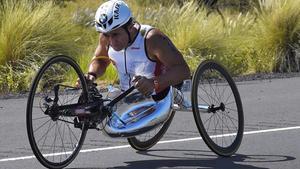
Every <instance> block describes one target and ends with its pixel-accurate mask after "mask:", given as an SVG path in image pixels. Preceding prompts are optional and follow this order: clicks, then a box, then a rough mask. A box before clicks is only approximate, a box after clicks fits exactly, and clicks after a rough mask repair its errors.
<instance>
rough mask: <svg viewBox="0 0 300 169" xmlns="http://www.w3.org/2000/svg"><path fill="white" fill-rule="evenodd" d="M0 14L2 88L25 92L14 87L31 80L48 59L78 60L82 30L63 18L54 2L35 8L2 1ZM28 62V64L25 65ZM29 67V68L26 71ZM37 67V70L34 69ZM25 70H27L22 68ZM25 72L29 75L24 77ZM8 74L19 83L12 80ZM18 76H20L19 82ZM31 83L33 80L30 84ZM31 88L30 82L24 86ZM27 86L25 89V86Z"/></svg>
mask: <svg viewBox="0 0 300 169" xmlns="http://www.w3.org/2000/svg"><path fill="white" fill-rule="evenodd" d="M2 9H3V10H1V11H0V20H1V22H0V65H2V68H1V69H0V71H1V72H0V86H1V87H0V88H2V89H6V90H7V91H10V90H26V89H27V88H26V87H27V86H26V87H25V86H23V85H22V86H18V87H13V88H17V89H12V88H11V87H10V86H14V85H12V84H10V83H22V84H24V83H23V80H24V79H30V77H27V76H28V75H30V76H32V74H33V73H30V72H28V71H33V72H35V71H36V69H37V68H38V67H39V66H38V65H39V64H40V63H41V62H42V61H44V60H45V58H47V57H50V56H54V55H57V54H65V55H70V56H73V57H76V56H78V55H79V54H80V53H81V52H82V49H81V48H80V45H81V43H82V42H83V39H81V34H82V32H81V30H80V29H79V28H78V27H76V25H74V24H70V23H71V22H70V19H69V18H65V17H63V15H61V14H60V13H59V12H60V10H59V8H58V7H56V6H53V4H52V3H51V2H45V3H41V4H36V5H35V6H32V2H31V1H27V0H22V1H18V2H14V1H10V0H7V1H2ZM24 62H25V64H24ZM26 65H27V67H26ZM35 65H37V66H35ZM24 66H25V67H26V68H28V69H25V68H22V67H24ZM25 70H26V73H25ZM8 72H14V74H15V75H16V77H15V78H16V79H14V80H13V81H10V80H9V78H10V77H9V76H8V74H7V73H8ZM17 76H21V77H20V78H19V77H17ZM29 81H30V80H29ZM25 84H26V85H28V82H27V83H25ZM25 84H24V85H25Z"/></svg>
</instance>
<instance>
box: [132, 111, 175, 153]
mask: <svg viewBox="0 0 300 169" xmlns="http://www.w3.org/2000/svg"><path fill="white" fill-rule="evenodd" d="M174 115H175V111H172V112H171V115H170V117H169V119H168V120H167V121H166V122H165V123H164V124H162V125H161V126H159V127H157V128H156V129H154V130H151V131H149V132H147V133H145V134H141V135H138V136H135V137H131V138H127V140H128V143H129V144H130V146H131V147H132V148H134V149H136V150H138V151H146V150H148V149H150V148H151V147H153V146H154V145H155V144H156V143H157V142H158V141H159V140H160V139H161V138H162V137H163V135H164V134H165V133H166V131H167V130H168V128H169V126H170V124H171V122H172V119H173V117H174Z"/></svg>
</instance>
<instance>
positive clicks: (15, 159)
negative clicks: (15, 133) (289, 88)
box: [0, 126, 300, 162]
mask: <svg viewBox="0 0 300 169" xmlns="http://www.w3.org/2000/svg"><path fill="white" fill-rule="evenodd" d="M296 129H300V126H295V127H286V128H277V129H267V130H257V131H247V132H244V135H251V134H260V133H269V132H277V131H287V130H296ZM232 135H235V134H224V135H215V136H212V137H214V138H217V137H224V136H225V137H227V136H232ZM201 139H202V138H201V137H193V138H185V139H177V140H166V141H160V142H158V143H157V144H166V143H178V142H185V141H193V140H201ZM129 147H130V145H123V146H114V147H103V148H96V149H86V150H81V151H80V153H90V152H97V151H105V150H116V149H123V148H129ZM62 154H71V152H63V153H54V154H45V155H44V156H58V155H62ZM33 158H35V156H24V157H16V158H4V159H0V162H7V161H17V160H28V159H33Z"/></svg>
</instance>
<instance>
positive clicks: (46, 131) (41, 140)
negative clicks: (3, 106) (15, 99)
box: [26, 56, 88, 168]
mask: <svg viewBox="0 0 300 169" xmlns="http://www.w3.org/2000/svg"><path fill="white" fill-rule="evenodd" d="M78 78H79V79H80V82H81V86H82V88H81V89H77V88H76V87H74V85H75V82H76V80H77V79H78ZM87 101H88V92H87V85H86V82H85V79H84V76H83V73H82V72H81V69H80V67H79V66H78V65H77V64H76V63H75V61H74V60H73V59H71V58H69V57H66V56H56V57H53V58H51V59H49V60H48V61H47V62H46V63H45V64H44V65H43V66H42V67H41V68H40V70H39V71H38V73H37V75H36V77H35V79H34V81H33V83H32V86H31V89H30V93H29V97H28V102H27V112H26V124H27V135H28V139H29V142H30V146H31V148H32V151H33V153H34V155H35V156H36V158H37V159H38V160H39V161H40V163H41V164H42V165H44V166H45V167H47V168H63V167H66V166H67V165H68V164H70V163H71V162H72V161H73V160H74V158H75V157H76V155H77V154H78V152H79V150H80V149H81V146H82V144H83V142H84V139H85V136H86V133H87V129H88V127H87V125H86V123H85V122H83V120H82V119H81V123H80V124H81V125H79V126H77V127H75V126H76V124H79V121H80V120H79V118H78V117H76V116H72V115H65V114H68V110H58V107H59V106H65V105H69V104H75V103H78V102H80V103H86V102H87Z"/></svg>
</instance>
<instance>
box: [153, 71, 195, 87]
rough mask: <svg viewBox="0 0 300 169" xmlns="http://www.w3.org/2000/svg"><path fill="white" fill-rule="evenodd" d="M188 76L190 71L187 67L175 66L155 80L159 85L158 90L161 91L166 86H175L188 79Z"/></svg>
mask: <svg viewBox="0 0 300 169" xmlns="http://www.w3.org/2000/svg"><path fill="white" fill-rule="evenodd" d="M190 76H191V73H190V69H189V67H188V66H187V65H175V66H172V68H171V69H168V70H167V71H166V72H165V73H164V74H162V75H160V76H158V77H156V78H157V80H158V83H159V88H160V89H161V90H162V89H165V88H166V87H168V86H171V85H177V84H179V83H181V82H182V81H184V80H186V79H189V78H190Z"/></svg>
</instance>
